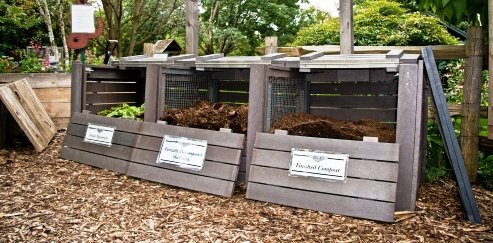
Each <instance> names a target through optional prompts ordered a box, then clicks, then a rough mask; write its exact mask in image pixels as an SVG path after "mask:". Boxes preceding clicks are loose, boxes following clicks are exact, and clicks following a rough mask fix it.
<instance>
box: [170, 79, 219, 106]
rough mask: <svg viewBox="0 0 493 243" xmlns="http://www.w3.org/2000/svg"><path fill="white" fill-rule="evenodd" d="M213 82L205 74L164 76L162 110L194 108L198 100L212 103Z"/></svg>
mask: <svg viewBox="0 0 493 243" xmlns="http://www.w3.org/2000/svg"><path fill="white" fill-rule="evenodd" d="M213 85H214V80H212V78H211V75H207V74H197V73H195V74H166V76H165V82H164V85H163V87H164V90H163V92H164V109H170V108H172V109H183V108H189V107H192V106H195V104H196V103H197V101H199V100H207V101H209V102H212V101H213V96H214V92H215V91H214V86H213Z"/></svg>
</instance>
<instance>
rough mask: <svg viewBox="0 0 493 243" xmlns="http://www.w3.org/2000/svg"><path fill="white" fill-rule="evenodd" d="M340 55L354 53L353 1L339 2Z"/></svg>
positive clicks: (340, 0)
mask: <svg viewBox="0 0 493 243" xmlns="http://www.w3.org/2000/svg"><path fill="white" fill-rule="evenodd" d="M339 21H340V30H339V32H340V44H339V46H340V50H341V54H353V53H354V27H353V0H339Z"/></svg>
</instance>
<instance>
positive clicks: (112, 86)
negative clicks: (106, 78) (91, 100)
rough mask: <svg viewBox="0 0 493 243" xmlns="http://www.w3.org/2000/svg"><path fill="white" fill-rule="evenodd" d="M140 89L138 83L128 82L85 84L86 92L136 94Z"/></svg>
mask: <svg viewBox="0 0 493 243" xmlns="http://www.w3.org/2000/svg"><path fill="white" fill-rule="evenodd" d="M139 88H140V84H139V83H129V82H118V83H116V82H112V83H108V82H87V83H86V91H87V92H136V91H138V90H139Z"/></svg>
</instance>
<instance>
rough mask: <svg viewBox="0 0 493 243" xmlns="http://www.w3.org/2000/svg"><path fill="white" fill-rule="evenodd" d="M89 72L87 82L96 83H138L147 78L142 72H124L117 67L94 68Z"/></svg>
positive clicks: (90, 68)
mask: <svg viewBox="0 0 493 243" xmlns="http://www.w3.org/2000/svg"><path fill="white" fill-rule="evenodd" d="M89 70H90V71H88V72H87V80H88V81H90V80H96V81H119V82H125V81H127V82H136V81H139V80H144V79H145V77H144V76H143V74H141V73H140V70H132V69H127V70H122V69H117V67H110V66H92V67H89Z"/></svg>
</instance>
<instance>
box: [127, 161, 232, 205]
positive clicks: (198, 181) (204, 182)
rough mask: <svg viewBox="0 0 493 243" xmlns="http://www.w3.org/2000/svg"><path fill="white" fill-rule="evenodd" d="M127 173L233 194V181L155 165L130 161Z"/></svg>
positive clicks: (176, 184) (226, 194)
mask: <svg viewBox="0 0 493 243" xmlns="http://www.w3.org/2000/svg"><path fill="white" fill-rule="evenodd" d="M127 174H128V175H129V176H133V177H137V178H145V179H146V180H150V181H155V182H160V183H163V184H167V185H172V186H177V187H182V188H186V189H190V190H195V191H201V192H207V193H211V194H216V195H221V196H225V197H231V196H232V194H233V187H234V182H231V181H226V180H221V179H216V178H211V177H205V176H199V175H195V176H193V177H192V178H190V174H187V173H183V172H179V171H171V170H166V169H162V168H156V167H154V168H153V169H152V170H150V169H149V166H147V165H142V164H138V163H130V164H129V165H128V170H127Z"/></svg>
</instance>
